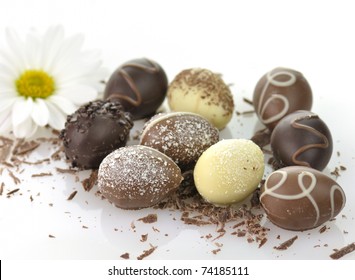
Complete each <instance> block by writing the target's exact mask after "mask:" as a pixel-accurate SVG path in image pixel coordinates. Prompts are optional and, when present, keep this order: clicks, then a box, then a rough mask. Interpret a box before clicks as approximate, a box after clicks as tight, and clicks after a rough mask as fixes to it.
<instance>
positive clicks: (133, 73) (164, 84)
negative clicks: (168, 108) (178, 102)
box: [104, 58, 168, 120]
mask: <svg viewBox="0 0 355 280" xmlns="http://www.w3.org/2000/svg"><path fill="white" fill-rule="evenodd" d="M167 89H168V79H167V77H166V74H165V72H164V70H163V68H162V67H161V66H160V65H159V64H158V63H156V62H155V61H153V60H150V59H147V58H141V59H133V60H130V61H127V62H126V63H124V64H123V65H121V66H120V67H119V68H118V69H117V70H116V71H115V72H114V73H113V74H112V75H111V77H110V79H109V80H108V82H107V84H106V87H105V92H104V98H105V99H111V100H118V101H119V102H120V103H121V104H122V106H123V107H124V109H125V110H126V111H128V112H130V113H131V114H132V118H133V120H137V119H142V118H145V117H150V116H152V115H154V113H155V112H156V110H157V109H158V108H159V106H160V105H161V104H162V103H163V101H164V99H165V96H166V92H167Z"/></svg>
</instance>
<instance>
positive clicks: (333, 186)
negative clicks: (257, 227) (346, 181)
mask: <svg viewBox="0 0 355 280" xmlns="http://www.w3.org/2000/svg"><path fill="white" fill-rule="evenodd" d="M345 200H346V198H345V194H344V191H343V189H342V188H341V187H340V186H339V185H338V183H337V182H335V181H334V180H333V179H332V178H330V177H328V176H327V175H325V174H324V173H322V172H320V171H318V170H315V169H312V168H308V167H304V166H289V167H285V168H281V169H279V170H277V171H274V172H273V173H271V174H270V175H269V176H268V178H267V179H266V181H265V184H264V185H263V187H262V188H261V194H260V202H261V205H262V206H263V208H264V209H265V212H266V214H267V217H268V218H269V220H270V221H271V222H273V223H274V224H275V225H277V226H279V227H281V228H284V229H289V230H307V229H312V228H315V227H318V226H320V225H322V224H323V223H325V222H327V221H329V220H331V219H333V218H334V217H335V216H337V215H338V214H339V213H340V211H341V210H342V209H343V208H344V205H345Z"/></svg>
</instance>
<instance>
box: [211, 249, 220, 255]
mask: <svg viewBox="0 0 355 280" xmlns="http://www.w3.org/2000/svg"><path fill="white" fill-rule="evenodd" d="M220 251H221V249H220V248H218V249H215V250H212V253H213V254H214V255H217V253H218V252H220Z"/></svg>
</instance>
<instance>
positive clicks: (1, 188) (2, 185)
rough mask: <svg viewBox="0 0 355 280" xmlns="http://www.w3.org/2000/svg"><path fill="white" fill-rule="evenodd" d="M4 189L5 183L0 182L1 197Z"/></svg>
mask: <svg viewBox="0 0 355 280" xmlns="http://www.w3.org/2000/svg"><path fill="white" fill-rule="evenodd" d="M4 187H5V183H4V182H1V185H0V195H2V193H3V191H4Z"/></svg>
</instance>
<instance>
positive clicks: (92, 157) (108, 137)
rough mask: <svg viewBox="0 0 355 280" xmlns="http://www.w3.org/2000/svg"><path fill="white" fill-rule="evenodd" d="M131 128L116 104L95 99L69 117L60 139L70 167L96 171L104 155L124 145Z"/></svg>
mask: <svg viewBox="0 0 355 280" xmlns="http://www.w3.org/2000/svg"><path fill="white" fill-rule="evenodd" d="M132 126H133V122H132V120H131V117H130V115H129V113H126V112H125V111H123V108H122V106H121V104H120V103H119V102H111V101H102V100H98V101H93V102H90V103H88V104H85V105H83V106H81V107H80V108H79V109H78V110H77V111H76V112H74V113H73V114H72V115H69V116H68V117H67V122H66V124H65V128H64V129H63V130H62V131H61V134H60V138H61V139H62V140H63V145H64V152H65V154H66V156H67V158H68V159H70V160H71V161H72V165H73V166H77V167H80V168H83V169H91V168H93V169H97V168H98V167H99V165H100V163H101V161H102V160H103V159H104V157H105V156H107V155H108V154H109V153H111V152H112V151H113V150H115V149H118V148H120V147H122V146H125V145H126V142H127V140H128V136H129V132H130V129H131V128H132Z"/></svg>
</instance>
